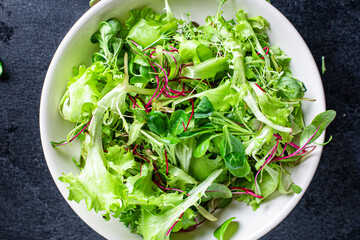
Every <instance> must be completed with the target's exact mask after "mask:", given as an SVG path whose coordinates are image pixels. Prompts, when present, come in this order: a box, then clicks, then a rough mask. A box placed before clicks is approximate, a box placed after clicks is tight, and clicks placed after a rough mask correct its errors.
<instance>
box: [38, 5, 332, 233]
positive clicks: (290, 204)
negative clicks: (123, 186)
mask: <svg viewBox="0 0 360 240" xmlns="http://www.w3.org/2000/svg"><path fill="white" fill-rule="evenodd" d="M218 2H219V1H218V0H198V1H194V0H181V1H175V0H169V4H170V7H171V9H172V10H173V13H174V15H175V16H176V17H181V13H182V12H183V13H187V12H190V13H192V14H191V18H192V19H193V20H195V21H196V22H198V23H200V24H201V23H203V22H204V18H205V17H206V16H207V15H213V14H214V13H215V12H216V10H217V7H218ZM143 6H150V7H152V8H153V9H154V10H156V11H157V12H162V11H163V8H164V1H163V0H102V1H101V2H100V3H99V4H97V5H95V7H93V8H91V9H90V10H89V11H88V12H87V13H85V14H84V16H82V17H81V18H80V19H79V21H78V22H77V23H76V24H75V25H74V26H73V27H72V28H71V30H70V31H69V32H68V34H67V35H66V36H65V38H64V40H63V41H62V42H61V44H60V46H59V48H58V49H57V51H56V53H55V55H54V57H53V59H52V62H51V64H50V67H49V69H48V72H47V75H46V78H45V82H44V87H43V91H42V97H41V105H40V132H41V141H42V145H43V150H44V154H45V158H46V161H47V164H48V167H49V170H50V173H51V175H52V177H53V179H54V181H55V183H56V185H57V187H58V188H59V190H60V192H61V194H62V195H63V196H64V198H65V199H67V197H68V190H67V188H66V187H67V185H65V184H64V183H62V182H60V181H59V180H58V177H59V176H60V175H61V174H62V173H68V172H71V171H72V172H74V173H75V172H77V169H76V167H75V165H74V164H73V163H72V161H71V159H72V157H73V156H79V152H80V145H79V143H74V144H73V145H72V146H66V147H63V148H61V149H57V150H56V149H53V148H52V147H51V144H50V141H60V140H64V139H65V138H66V135H67V133H68V132H69V131H70V130H71V129H72V124H70V123H67V122H65V121H64V120H63V119H62V118H61V116H60V115H59V113H58V112H57V106H58V102H59V100H60V98H61V96H62V94H63V93H64V91H65V89H66V82H67V80H68V76H69V75H70V74H71V70H72V67H73V66H77V65H79V64H83V63H84V64H89V63H90V59H91V55H92V53H93V52H94V51H95V50H96V46H95V45H94V44H92V43H91V42H90V36H91V35H92V34H93V33H94V32H95V31H97V30H98V26H99V23H100V22H101V21H104V20H107V19H109V18H112V17H117V18H120V19H126V18H127V17H128V16H129V11H130V10H131V9H133V8H137V7H143ZM222 9H223V11H224V16H225V17H227V18H230V17H234V15H235V14H234V12H235V10H238V9H245V10H246V11H247V12H248V13H249V15H250V16H255V15H261V16H263V17H265V18H266V19H267V20H268V21H269V22H270V28H271V30H270V31H269V37H270V40H271V43H272V44H276V45H279V46H280V47H281V49H282V50H284V51H285V53H286V54H287V55H288V56H290V57H291V58H292V61H291V70H292V71H293V75H294V76H295V77H296V78H298V79H300V80H301V81H303V82H304V83H305V85H306V86H307V88H308V91H307V93H306V96H307V97H311V98H315V99H316V102H312V103H308V102H304V104H303V111H304V116H305V122H306V123H307V124H308V123H310V122H311V120H312V119H313V118H314V117H315V116H316V115H317V114H318V113H320V112H322V111H325V98H324V91H323V86H322V82H321V79H320V75H319V72H318V69H317V67H316V64H315V61H314V59H313V57H312V55H311V53H310V51H309V49H308V47H307V46H306V44H305V42H304V41H303V39H302V38H301V36H300V35H299V33H298V32H297V31H296V29H295V28H294V27H293V26H292V25H291V23H290V22H289V21H288V20H287V19H286V18H285V17H284V16H283V15H282V14H281V13H280V12H279V11H278V10H277V9H275V8H274V7H273V6H272V5H270V4H269V3H268V2H266V1H265V0H230V1H228V2H227V3H226V4H225V5H224V6H223V8H222ZM323 139H324V135H322V136H321V137H320V139H318V142H323ZM321 151H322V147H321V146H318V147H317V148H316V150H315V151H314V152H313V153H312V155H311V156H310V157H309V158H308V159H307V160H306V161H305V162H304V163H302V164H301V165H299V166H298V167H297V168H296V169H294V171H293V174H292V179H293V181H294V182H295V183H296V184H298V185H299V186H301V187H302V189H303V191H302V193H301V194H298V195H297V194H293V195H282V196H278V197H276V198H273V199H272V200H270V201H266V202H264V203H263V204H262V205H261V207H260V209H258V210H257V211H256V212H253V211H252V209H251V207H249V206H246V205H245V204H243V203H238V202H236V201H234V202H233V203H232V204H231V205H230V206H229V207H227V208H226V209H224V210H222V211H220V212H218V213H217V217H218V219H219V221H217V222H215V223H210V222H208V223H206V224H204V225H203V226H201V227H200V228H199V229H197V230H195V231H193V232H190V233H186V234H185V233H180V234H172V239H175V240H176V239H184V238H186V239H198V240H200V239H201V240H205V239H206V240H209V239H214V237H213V235H212V234H213V230H214V229H215V228H216V227H217V226H218V225H219V224H221V223H222V222H223V221H224V220H225V219H227V218H229V217H233V216H235V217H236V218H237V222H238V229H237V231H236V233H235V234H234V235H233V237H232V239H257V238H260V237H261V236H263V235H265V234H266V233H267V232H269V231H270V230H271V229H272V228H274V227H275V226H276V225H277V224H279V223H280V221H282V220H283V219H284V218H285V217H286V216H287V215H288V214H289V213H290V211H291V210H292V209H293V208H294V207H295V205H296V204H297V203H298V201H299V200H300V198H301V197H302V195H303V194H304V192H305V191H306V189H307V187H308V186H309V184H310V181H311V179H312V178H313V175H314V173H315V170H316V168H317V165H318V162H319V160H320V156H321ZM66 201H68V200H66ZM68 203H69V205H70V206H71V207H72V209H73V210H74V211H75V212H76V213H77V214H78V215H79V216H80V218H81V219H82V220H83V221H85V222H86V223H87V224H88V225H89V226H90V227H91V228H93V229H94V230H95V231H97V232H98V233H99V234H101V235H102V236H104V237H105V238H108V239H121V240H125V239H126V240H128V239H141V237H140V236H139V235H136V234H132V233H130V231H129V230H128V229H127V228H126V227H125V226H124V225H123V224H122V223H120V222H118V220H111V221H109V222H106V221H104V220H103V219H102V217H101V215H100V214H96V213H95V212H94V211H91V212H88V211H87V210H86V206H85V204H84V202H83V201H82V202H81V203H80V204H77V203H76V202H73V201H72V202H70V201H68Z"/></svg>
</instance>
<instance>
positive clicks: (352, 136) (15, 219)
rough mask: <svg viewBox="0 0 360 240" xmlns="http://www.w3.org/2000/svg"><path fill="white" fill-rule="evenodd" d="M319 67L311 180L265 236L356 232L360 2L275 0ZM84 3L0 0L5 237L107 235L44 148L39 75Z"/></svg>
mask: <svg viewBox="0 0 360 240" xmlns="http://www.w3.org/2000/svg"><path fill="white" fill-rule="evenodd" d="M272 4H273V5H274V6H275V7H277V8H278V9H279V10H280V11H281V12H282V13H283V14H284V15H285V16H286V17H287V18H288V19H289V20H290V21H291V22H292V23H293V24H294V26H295V27H296V28H297V29H298V31H299V32H300V34H301V35H302V36H303V38H304V39H305V41H306V43H307V44H308V46H309V48H310V50H311V51H312V53H313V55H314V58H315V60H316V62H317V64H318V67H319V68H320V66H321V56H323V55H324V56H326V68H327V71H326V73H325V74H324V75H323V76H322V78H323V84H324V87H325V92H326V99H327V107H328V108H329V109H334V110H336V111H337V113H338V116H337V118H336V120H335V122H334V123H333V124H332V125H331V126H330V127H329V128H328V131H327V138H328V137H329V136H330V135H333V141H332V142H331V143H330V144H329V145H328V146H326V147H325V151H324V153H323V156H322V158H321V162H320V165H319V168H318V170H317V172H316V174H315V177H314V179H313V181H312V183H311V185H310V187H309V189H308V191H307V192H306V194H305V196H304V197H303V198H302V200H301V201H300V203H299V204H298V205H297V207H296V208H295V209H294V210H293V211H292V212H291V213H290V214H289V216H288V217H287V218H286V219H285V220H284V221H283V222H282V223H281V224H280V225H278V226H277V227H276V228H275V229H273V230H272V231H271V232H270V233H268V234H267V235H266V236H264V237H263V238H262V239H356V238H358V237H359V233H360V217H359V215H360V211H359V209H360V208H359V201H360V200H359V199H360V194H359V184H360V179H359V176H360V173H359V171H360V167H359V166H360V148H359V142H360V141H359V140H360V138H359V134H360V131H359V128H360V120H359V119H360V104H359V103H360V94H359V90H360V82H359V81H360V69H359V64H360V63H359V56H360V51H359V48H360V44H359V39H360V35H359V32H360V7H359V5H360V3H359V1H358V0H331V1H329V0H291V1H289V0H272ZM88 8H89V7H88V0H61V1H58V0H30V1H26V0H0V59H1V61H2V62H3V65H4V69H5V74H4V75H3V76H2V77H1V78H0V239H102V237H101V236H99V235H98V234H97V233H95V232H94V231H93V230H92V229H90V228H89V227H88V226H87V225H86V224H85V223H84V222H82V221H81V220H80V218H79V217H77V215H76V214H75V213H74V212H73V211H72V210H71V209H70V207H69V206H68V204H67V203H66V202H65V200H64V199H63V198H62V196H61V195H60V192H59V191H58V190H57V188H56V186H55V184H54V182H53V180H52V178H51V176H50V174H49V171H48V168H47V166H46V163H45V159H44V156H43V153H42V149H41V143H40V136H39V124H38V114H39V112H38V109H39V102H40V94H41V89H42V85H43V80H44V77H45V74H46V70H47V67H48V65H49V63H50V61H51V58H52V56H53V54H54V52H55V50H56V48H57V46H58V45H59V43H60V41H61V40H62V38H63V37H64V36H65V34H66V32H67V31H68V30H69V29H70V27H71V26H72V25H73V24H74V23H75V22H76V21H77V19H78V18H79V17H80V16H81V15H82V14H83V13H85V11H86V10H88Z"/></svg>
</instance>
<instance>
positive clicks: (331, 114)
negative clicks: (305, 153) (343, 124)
mask: <svg viewBox="0 0 360 240" xmlns="http://www.w3.org/2000/svg"><path fill="white" fill-rule="evenodd" d="M335 116H336V112H335V111H334V110H328V111H326V112H323V113H320V114H319V115H317V116H316V117H315V118H314V120H313V121H312V122H311V124H310V125H308V126H307V127H306V128H305V129H304V131H303V132H302V134H301V136H300V147H303V146H304V145H307V144H310V143H312V142H314V141H315V140H316V139H317V138H318V137H320V135H321V134H322V133H323V132H324V131H325V129H326V128H327V126H329V124H330V123H331V122H332V121H333V120H334V118H335Z"/></svg>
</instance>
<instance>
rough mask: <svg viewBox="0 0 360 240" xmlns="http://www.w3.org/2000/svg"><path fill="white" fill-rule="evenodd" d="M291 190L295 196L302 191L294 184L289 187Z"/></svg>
mask: <svg viewBox="0 0 360 240" xmlns="http://www.w3.org/2000/svg"><path fill="white" fill-rule="evenodd" d="M291 188H292V190H293V191H294V193H296V194H299V193H301V191H302V188H301V187H300V186H298V185H296V184H294V183H293V184H292V185H291Z"/></svg>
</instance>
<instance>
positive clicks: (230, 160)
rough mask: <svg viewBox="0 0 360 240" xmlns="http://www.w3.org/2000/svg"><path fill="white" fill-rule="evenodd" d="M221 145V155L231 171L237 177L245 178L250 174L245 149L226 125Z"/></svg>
mask: <svg viewBox="0 0 360 240" xmlns="http://www.w3.org/2000/svg"><path fill="white" fill-rule="evenodd" d="M223 132H224V133H223V137H222V140H221V144H220V154H221V157H222V158H223V159H224V161H225V164H226V166H227V167H228V168H229V171H230V172H231V173H232V174H233V175H234V176H236V177H239V178H240V177H245V176H246V175H247V174H248V173H249V172H250V165H249V163H248V162H247V160H246V158H245V147H244V145H243V144H242V142H241V141H240V140H239V139H238V138H236V137H234V136H233V135H232V134H231V133H230V132H229V130H228V127H227V126H226V125H225V126H224V128H223Z"/></svg>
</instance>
